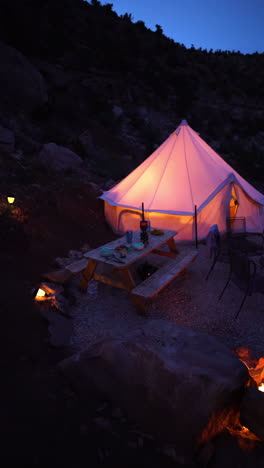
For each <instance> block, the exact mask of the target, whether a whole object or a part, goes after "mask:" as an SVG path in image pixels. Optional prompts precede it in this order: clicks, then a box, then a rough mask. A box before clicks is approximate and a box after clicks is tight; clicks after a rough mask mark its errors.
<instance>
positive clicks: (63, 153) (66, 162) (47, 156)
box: [39, 143, 82, 171]
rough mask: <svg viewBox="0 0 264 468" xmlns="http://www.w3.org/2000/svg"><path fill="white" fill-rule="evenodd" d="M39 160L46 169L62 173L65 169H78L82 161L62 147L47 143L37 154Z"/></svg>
mask: <svg viewBox="0 0 264 468" xmlns="http://www.w3.org/2000/svg"><path fill="white" fill-rule="evenodd" d="M39 160H40V162H41V163H42V164H44V165H45V166H46V167H47V168H48V169H50V170H53V171H64V170H67V169H72V170H75V169H78V168H79V167H80V166H81V164H82V160H81V158H80V156H78V155H77V154H76V153H74V152H73V151H71V150H70V149H68V148H65V147H64V146H58V145H56V144H55V143H47V144H46V145H44V146H43V148H42V149H41V151H40V153H39Z"/></svg>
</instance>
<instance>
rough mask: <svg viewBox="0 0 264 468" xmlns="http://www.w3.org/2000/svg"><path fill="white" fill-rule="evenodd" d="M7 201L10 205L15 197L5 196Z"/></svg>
mask: <svg viewBox="0 0 264 468" xmlns="http://www.w3.org/2000/svg"><path fill="white" fill-rule="evenodd" d="M7 201H8V203H10V205H12V203H14V201H15V197H7Z"/></svg>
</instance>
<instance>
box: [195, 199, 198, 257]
mask: <svg viewBox="0 0 264 468" xmlns="http://www.w3.org/2000/svg"><path fill="white" fill-rule="evenodd" d="M194 229H195V247H196V249H198V236H197V206H196V205H194Z"/></svg>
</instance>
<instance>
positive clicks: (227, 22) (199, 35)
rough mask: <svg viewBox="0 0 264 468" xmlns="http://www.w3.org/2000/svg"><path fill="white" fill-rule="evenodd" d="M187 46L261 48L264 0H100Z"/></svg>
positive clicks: (263, 47) (263, 49)
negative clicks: (159, 29) (160, 29)
mask: <svg viewBox="0 0 264 468" xmlns="http://www.w3.org/2000/svg"><path fill="white" fill-rule="evenodd" d="M101 3H102V4H105V3H112V4H113V10H114V11H116V12H117V14H118V15H123V14H124V13H131V14H132V20H133V22H136V21H138V20H141V21H144V23H145V25H146V26H147V27H148V28H150V29H152V30H155V29H156V28H155V25H156V24H159V25H160V26H161V27H162V29H163V32H164V34H165V35H166V36H168V37H171V38H172V39H174V41H175V42H179V43H181V44H184V45H185V46H186V47H188V48H189V47H191V45H192V44H193V45H194V47H195V48H197V49H198V48H199V47H201V48H202V49H207V50H210V49H213V50H217V49H221V50H230V51H240V52H242V53H243V54H247V53H249V54H251V53H254V52H256V51H257V52H264V0H221V1H220V0H219V1H216V0H182V1H178V0H108V1H106V0H102V1H101Z"/></svg>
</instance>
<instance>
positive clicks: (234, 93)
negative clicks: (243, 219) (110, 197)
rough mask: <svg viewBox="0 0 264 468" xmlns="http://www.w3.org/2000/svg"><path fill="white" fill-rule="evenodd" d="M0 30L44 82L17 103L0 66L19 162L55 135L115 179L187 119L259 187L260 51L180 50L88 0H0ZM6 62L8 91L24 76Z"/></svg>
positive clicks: (34, 156)
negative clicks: (30, 100) (30, 99)
mask: <svg viewBox="0 0 264 468" xmlns="http://www.w3.org/2000/svg"><path fill="white" fill-rule="evenodd" d="M0 31H1V37H0V40H1V41H2V42H3V43H5V44H8V45H9V46H11V47H12V48H15V49H16V50H17V51H20V52H21V53H22V54H23V55H24V56H25V57H27V59H28V60H29V61H30V63H31V64H32V65H33V67H34V69H35V70H37V71H38V72H39V73H40V74H41V76H42V78H43V86H45V93H46V94H45V98H44V96H42V98H41V99H40V98H39V99H36V100H35V102H34V105H32V106H31V107H29V108H28V106H27V105H25V106H23V105H20V106H19V105H18V101H17V100H15V97H14V96H15V94H14V92H13V89H12V86H11V85H10V83H9V87H8V86H7V84H6V83H7V80H8V77H7V76H4V77H3V76H2V77H1V73H0V84H3V83H4V86H2V87H1V88H2V90H0V98H1V111H0V125H1V124H2V125H3V126H4V127H5V128H9V129H11V130H12V131H13V132H14V133H15V136H16V147H17V148H19V149H20V150H21V151H22V154H23V156H22V157H24V158H25V159H26V160H27V162H28V164H33V163H34V164H35V166H36V165H37V163H38V161H37V160H38V153H39V150H40V148H41V146H42V145H43V144H45V143H48V142H55V143H57V144H59V145H63V146H66V147H68V148H70V149H72V150H73V151H75V152H76V153H77V154H79V155H80V156H81V157H82V158H83V160H84V161H85V164H87V166H88V167H89V168H90V169H91V170H92V171H94V172H96V173H97V174H99V175H102V176H106V177H108V178H109V177H111V178H112V179H118V178H120V177H123V176H124V175H126V174H127V173H128V172H129V171H130V170H131V169H133V168H134V167H135V166H136V165H137V164H138V163H140V162H141V161H142V160H143V159H144V158H145V157H147V156H149V154H150V153H151V152H152V151H153V150H154V149H155V148H156V147H157V146H158V145H159V144H160V143H161V142H162V141H163V140H164V139H165V138H166V137H167V136H168V135H169V134H170V132H172V131H173V130H174V129H175V127H176V126H177V125H178V124H179V123H180V121H181V119H182V118H186V119H187V120H188V122H189V124H190V125H191V126H192V127H193V128H194V129H195V130H196V131H198V132H199V133H200V135H201V136H202V138H204V139H205V140H206V141H207V142H208V143H209V144H211V145H212V146H213V147H214V149H215V150H216V151H217V152H218V153H219V154H220V155H221V156H223V157H224V158H225V159H226V160H227V161H228V162H229V163H231V165H233V166H234V167H235V168H236V169H238V170H239V172H240V173H241V174H242V175H244V176H246V177H247V178H248V179H249V180H250V181H251V182H253V183H254V184H255V185H257V186H258V187H259V188H260V189H262V182H261V171H262V169H263V154H264V125H263V124H264V105H263V104H264V54H259V53H255V54H252V55H249V54H247V55H243V54H241V53H239V52H228V51H221V50H219V51H216V52H213V51H206V50H202V49H199V50H197V49H195V48H194V47H192V48H190V49H187V48H186V47H185V46H184V45H182V44H180V43H177V42H174V41H173V40H171V39H169V38H167V37H166V36H165V35H164V34H163V31H162V27H161V26H160V25H157V26H156V31H155V32H154V31H151V30H149V29H148V28H147V27H146V26H145V24H144V22H143V21H138V22H133V18H132V17H131V15H130V14H129V12H128V13H127V14H125V15H123V16H121V17H120V16H118V15H117V14H116V13H115V12H114V11H113V7H112V5H111V4H110V3H109V4H104V5H102V4H101V3H100V2H99V1H97V0H92V1H91V3H88V2H85V1H83V0H56V2H54V1H53V0H37V1H36V0H12V1H11V2H10V0H2V1H1V16H0ZM1 60H2V57H1V52H0V61H1ZM14 71H15V70H14V68H13V69H12V68H10V74H12V80H13V82H14V83H13V86H14V87H15V88H16V91H17V87H18V86H20V87H21V86H22V87H24V88H26V87H30V82H29V80H28V77H27V76H24V78H23V82H21V80H19V83H16V82H15V77H14V75H13V73H14ZM2 75H3V73H2ZM12 80H11V81H12ZM24 93H26V91H25V89H24ZM27 93H29V90H27Z"/></svg>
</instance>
